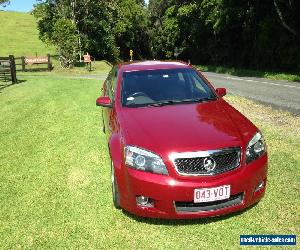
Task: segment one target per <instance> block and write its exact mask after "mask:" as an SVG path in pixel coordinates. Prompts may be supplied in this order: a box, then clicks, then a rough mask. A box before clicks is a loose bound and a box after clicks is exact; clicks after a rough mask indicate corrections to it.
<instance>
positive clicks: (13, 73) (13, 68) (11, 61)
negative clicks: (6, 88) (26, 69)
mask: <svg viewBox="0 0 300 250" xmlns="http://www.w3.org/2000/svg"><path fill="white" fill-rule="evenodd" d="M9 64H10V72H11V81H12V83H17V73H16V62H15V57H14V56H13V55H9Z"/></svg>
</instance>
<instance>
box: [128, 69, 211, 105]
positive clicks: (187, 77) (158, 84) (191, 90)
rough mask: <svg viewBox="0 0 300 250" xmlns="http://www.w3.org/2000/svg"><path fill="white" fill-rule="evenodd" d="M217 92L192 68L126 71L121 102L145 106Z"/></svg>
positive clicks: (206, 96) (196, 98)
mask: <svg viewBox="0 0 300 250" xmlns="http://www.w3.org/2000/svg"><path fill="white" fill-rule="evenodd" d="M214 99H216V96H215V94H214V93H213V91H212V90H211V88H210V87H209V86H208V85H207V84H206V83H205V81H204V80H203V79H202V78H201V77H200V76H199V75H198V73H197V72H196V71H195V70H193V69H186V68H185V69H169V70H168V69H166V70H146V71H135V72H124V73H123V82H122V104H123V105H124V106H132V107H134V106H146V105H152V104H171V103H180V102H199V101H202V100H214Z"/></svg>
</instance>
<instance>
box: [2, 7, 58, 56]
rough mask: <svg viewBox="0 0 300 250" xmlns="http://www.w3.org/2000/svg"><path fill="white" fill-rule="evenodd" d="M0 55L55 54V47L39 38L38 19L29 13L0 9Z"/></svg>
mask: <svg viewBox="0 0 300 250" xmlns="http://www.w3.org/2000/svg"><path fill="white" fill-rule="evenodd" d="M0 23H1V28H0V30H1V31H0V56H8V55H14V56H16V57H19V56H35V55H36V54H37V55H38V56H42V55H46V54H47V53H49V54H55V49H54V48H53V47H48V46H46V45H45V44H44V43H43V42H41V41H40V40H39V32H38V29H37V24H36V20H35V18H34V16H33V15H30V14H29V13H21V12H11V11H0Z"/></svg>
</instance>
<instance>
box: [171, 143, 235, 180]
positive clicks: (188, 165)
mask: <svg viewBox="0 0 300 250" xmlns="http://www.w3.org/2000/svg"><path fill="white" fill-rule="evenodd" d="M190 156H192V157H190ZM240 156H241V149H240V148H226V149H221V150H215V151H200V152H199V157H197V152H192V153H186V154H185V153H178V154H176V153H175V154H173V155H172V161H173V164H174V166H175V168H176V171H177V172H178V173H179V174H180V175H216V174H221V173H224V172H227V171H230V170H233V169H235V168H237V167H238V166H239V165H240ZM208 157H209V158H211V159H213V160H214V161H215V169H214V170H212V171H208V170H206V168H205V167H204V159H205V158H208Z"/></svg>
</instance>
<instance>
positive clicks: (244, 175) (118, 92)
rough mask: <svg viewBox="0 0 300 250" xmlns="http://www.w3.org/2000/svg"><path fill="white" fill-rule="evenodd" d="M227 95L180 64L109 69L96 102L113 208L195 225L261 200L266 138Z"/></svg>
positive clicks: (138, 64)
mask: <svg viewBox="0 0 300 250" xmlns="http://www.w3.org/2000/svg"><path fill="white" fill-rule="evenodd" d="M225 94H226V90H225V89H224V88H217V89H214V88H213V86H212V85H211V84H210V83H209V82H208V80H207V79H205V77H204V76H203V75H202V74H201V73H200V72H198V71H197V70H195V69H194V68H193V67H191V66H189V65H187V64H185V63H182V62H163V61H145V62H132V63H125V64H120V65H117V66H115V67H113V69H112V70H111V72H110V73H109V76H108V78H107V79H106V81H105V83H104V86H103V93H102V96H101V97H99V98H98V99H97V101H96V103H97V105H98V106H102V107H104V108H103V109H102V114H103V115H102V117H103V128H104V132H105V133H106V135H107V144H108V148H109V153H110V159H111V180H112V196H113V203H114V205H115V207H116V208H123V209H125V210H127V211H129V212H130V213H133V214H136V215H139V216H143V217H157V218H178V219H179V218H198V217H208V216H218V215H223V214H227V213H231V212H234V211H238V210H241V209H244V208H246V207H248V206H250V205H252V204H254V203H256V202H258V201H259V200H260V199H261V198H262V197H263V195H264V192H265V188H266V180H267V166H268V157H267V151H266V144H265V141H264V138H263V136H262V134H261V132H260V131H259V130H258V129H257V127H255V126H254V125H253V124H252V123H251V122H250V121H249V120H248V119H247V118H246V117H245V116H243V115H242V114H241V113H239V112H238V111H237V110H236V109H234V108H233V107H232V106H230V105H229V104H228V103H227V102H226V101H225V100H223V98H222V97H223V96H224V95H225Z"/></svg>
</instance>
